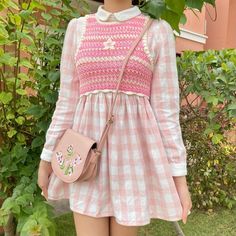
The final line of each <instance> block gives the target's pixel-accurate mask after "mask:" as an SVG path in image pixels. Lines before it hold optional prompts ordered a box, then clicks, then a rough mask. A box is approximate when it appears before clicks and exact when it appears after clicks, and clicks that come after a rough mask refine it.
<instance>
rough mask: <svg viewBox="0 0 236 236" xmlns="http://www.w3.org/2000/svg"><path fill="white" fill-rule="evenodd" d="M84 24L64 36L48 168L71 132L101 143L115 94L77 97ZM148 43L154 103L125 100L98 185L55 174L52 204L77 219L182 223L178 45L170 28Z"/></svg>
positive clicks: (156, 31) (154, 33)
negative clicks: (177, 179) (65, 203)
mask: <svg viewBox="0 0 236 236" xmlns="http://www.w3.org/2000/svg"><path fill="white" fill-rule="evenodd" d="M83 23H84V22H83V17H80V18H79V19H72V20H71V21H70V22H69V25H68V28H67V31H66V35H65V39H64V45H63V50H62V56H61V67H60V73H61V84H60V91H59V99H58V101H57V103H56V109H55V111H54V114H53V117H52V122H51V124H50V126H49V128H48V131H47V134H46V142H45V145H44V148H43V151H42V154H41V156H40V158H41V159H43V160H46V161H50V160H51V154H52V150H53V148H54V147H55V145H56V143H57V141H59V139H60V137H61V135H62V134H63V132H64V131H65V130H66V129H67V128H71V127H72V128H73V129H75V130H77V131H78V132H81V133H84V134H85V135H88V136H89V137H91V138H94V139H97V140H98V139H99V138H100V135H101V133H102V130H103V128H104V126H105V122H106V120H107V117H108V106H110V104H111V102H112V99H114V93H113V92H106V93H103V92H98V93H91V94H88V95H86V96H82V97H79V80H78V79H76V77H75V62H74V61H73V59H74V53H75V50H76V43H77V42H78V40H79V37H80V36H81V35H80V31H79V30H77V31H76V30H75V29H76V26H81V25H82V24H83ZM81 27H82V26H81ZM74 32H77V34H75V33H74ZM148 35H149V48H150V51H151V52H152V53H153V52H155V53H153V54H152V55H153V56H154V57H155V59H156V67H155V69H154V73H153V82H152V93H151V97H150V100H149V99H148V98H147V97H142V96H138V95H135V94H133V95H130V94H126V93H120V94H119V96H118V97H117V103H116V108H115V121H114V123H113V124H112V126H111V130H110V132H109V138H108V139H107V140H106V142H105V145H104V147H103V150H102V159H101V163H100V173H99V176H98V178H97V179H95V180H94V181H88V182H75V183H72V184H66V183H64V182H62V181H61V180H60V179H59V178H57V177H56V176H55V175H54V173H52V174H51V176H50V182H49V186H48V198H49V199H52V200H53V199H64V198H68V199H69V201H70V207H71V209H72V210H73V211H77V212H80V213H84V214H87V215H91V216H96V217H102V216H110V215H114V216H115V217H116V220H117V222H118V223H120V224H124V225H145V224H148V223H150V219H151V218H160V219H165V220H170V221H176V220H180V219H181V218H182V207H181V203H180V199H179V196H178V193H177V190H176V188H175V185H174V181H173V178H172V176H181V175H186V174H187V170H186V150H185V147H184V145H183V141H182V136H181V129H180V126H179V116H178V114H179V94H178V93H179V90H178V77H177V70H176V61H175V41H174V36H173V33H172V30H171V27H170V26H169V24H168V23H167V22H165V21H164V20H161V21H158V20H155V21H154V22H153V24H152V26H151V28H150V29H149V34H148ZM154 50H155V51H154Z"/></svg>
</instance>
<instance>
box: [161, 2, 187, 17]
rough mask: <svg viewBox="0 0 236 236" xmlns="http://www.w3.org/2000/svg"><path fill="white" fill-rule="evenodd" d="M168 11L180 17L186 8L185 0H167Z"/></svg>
mask: <svg viewBox="0 0 236 236" xmlns="http://www.w3.org/2000/svg"><path fill="white" fill-rule="evenodd" d="M165 2H166V6H167V9H169V10H171V11H173V12H175V13H177V14H178V15H180V16H181V15H182V14H183V11H184V6H185V0H178V1H176V0H165Z"/></svg>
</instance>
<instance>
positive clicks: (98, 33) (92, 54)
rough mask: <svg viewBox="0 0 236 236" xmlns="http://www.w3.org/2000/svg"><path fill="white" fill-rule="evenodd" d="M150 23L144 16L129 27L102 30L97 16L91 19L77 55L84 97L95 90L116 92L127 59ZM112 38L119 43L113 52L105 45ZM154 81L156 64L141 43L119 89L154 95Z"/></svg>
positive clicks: (115, 42)
mask: <svg viewBox="0 0 236 236" xmlns="http://www.w3.org/2000/svg"><path fill="white" fill-rule="evenodd" d="M146 20H147V17H144V16H143V15H140V16H137V17H133V18H132V19H131V20H130V21H129V23H128V24H124V23H123V22H120V23H118V24H116V25H112V24H111V25H107V27H104V26H102V27H101V26H100V24H99V23H98V22H97V20H96V18H95V15H94V14H91V15H90V17H88V19H87V21H86V31H85V33H84V35H83V42H82V44H81V46H80V47H79V49H77V51H78V53H77V54H76V65H77V72H78V75H79V78H80V94H81V95H82V94H84V93H87V92H90V91H93V90H95V89H96V90H103V89H114V90H115V89H116V86H117V81H118V76H119V73H120V69H121V66H122V62H123V60H124V57H125V56H126V54H127V51H128V50H129V49H130V46H131V44H132V43H133V42H134V40H135V39H136V38H137V37H138V36H139V34H140V33H141V31H142V29H143V27H144V24H145V21H146ZM104 35H106V39H105V38H103V37H104ZM109 37H110V38H111V39H112V41H113V42H114V44H115V45H114V48H113V49H111V50H107V49H106V48H105V46H104V44H103V43H104V42H105V41H106V40H107V39H108V38H109ZM88 48H89V49H92V50H88ZM140 61H142V63H140ZM151 80H152V65H151V62H150V61H149V58H148V56H147V54H146V52H145V51H144V46H143V42H142V41H140V42H139V43H138V45H137V46H136V48H135V50H134V52H133V53H132V55H131V58H130V60H129V61H128V63H127V65H126V68H125V71H124V76H123V78H122V81H121V84H120V88H119V90H121V91H130V92H135V93H142V94H144V95H147V96H150V85H151Z"/></svg>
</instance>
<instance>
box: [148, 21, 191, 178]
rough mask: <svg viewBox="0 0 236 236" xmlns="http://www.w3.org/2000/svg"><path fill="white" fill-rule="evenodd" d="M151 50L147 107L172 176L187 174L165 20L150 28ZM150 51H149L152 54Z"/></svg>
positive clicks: (169, 31) (169, 33)
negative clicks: (158, 131)
mask: <svg viewBox="0 0 236 236" xmlns="http://www.w3.org/2000/svg"><path fill="white" fill-rule="evenodd" d="M152 31H153V34H152V36H153V38H152V45H151V48H152V49H151V50H155V54H156V57H155V59H154V71H153V81H152V86H151V97H150V104H151V106H152V108H153V111H154V114H155V117H156V120H157V123H158V126H159V129H160V132H161V136H162V140H163V144H164V147H165V150H166V154H167V157H168V161H169V163H170V166H171V171H172V175H173V176H185V175H187V167H186V156H187V154H186V148H185V146H184V143H183V140H182V133H181V127H180V123H179V112H180V101H179V84H178V72H177V65H176V49H175V38H174V34H173V31H172V28H171V26H170V25H169V23H167V22H166V21H165V20H160V21H159V20H155V21H154V22H153V25H152ZM152 52H153V51H152Z"/></svg>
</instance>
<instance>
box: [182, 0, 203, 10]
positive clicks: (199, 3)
mask: <svg viewBox="0 0 236 236" xmlns="http://www.w3.org/2000/svg"><path fill="white" fill-rule="evenodd" d="M203 4H204V1H203V0H186V5H187V6H188V7H191V8H196V9H198V10H199V11H201V10H202V7H203Z"/></svg>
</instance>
